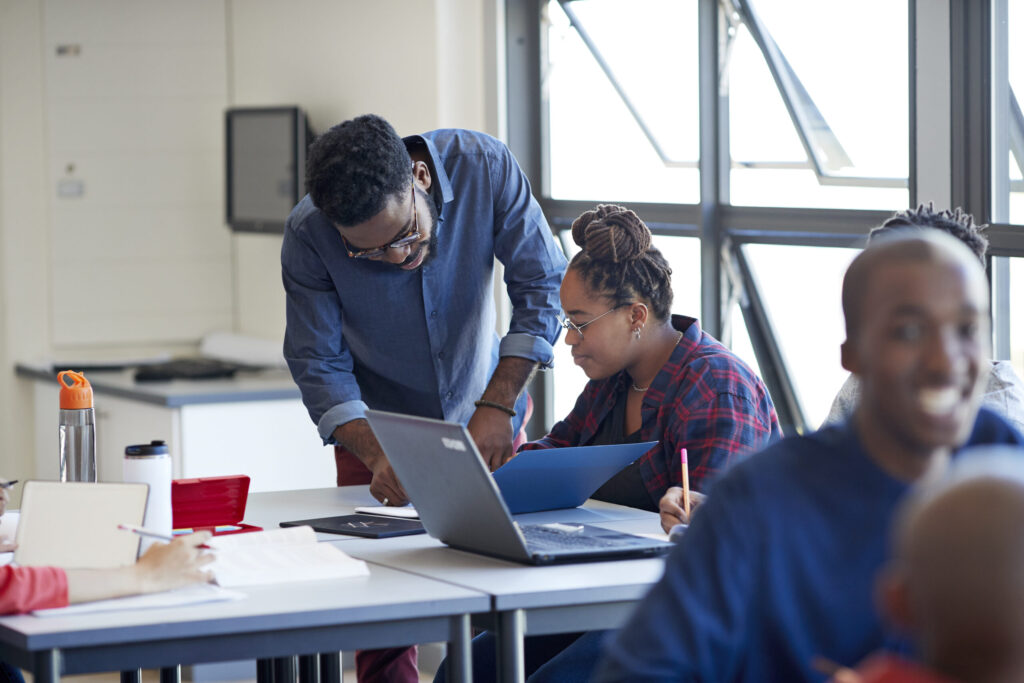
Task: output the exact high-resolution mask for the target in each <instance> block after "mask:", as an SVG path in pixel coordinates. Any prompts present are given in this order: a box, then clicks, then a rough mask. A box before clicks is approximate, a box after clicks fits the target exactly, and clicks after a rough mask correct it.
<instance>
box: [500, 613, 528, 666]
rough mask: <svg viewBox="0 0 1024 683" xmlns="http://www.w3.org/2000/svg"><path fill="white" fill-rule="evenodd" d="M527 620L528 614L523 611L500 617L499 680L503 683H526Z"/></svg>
mask: <svg viewBox="0 0 1024 683" xmlns="http://www.w3.org/2000/svg"><path fill="white" fill-rule="evenodd" d="M525 620H526V613H525V612H523V610H521V609H515V610H510V611H507V612H502V613H500V614H499V615H498V680H499V681H502V683H524V681H525V680H526V664H525V650H524V645H523V638H524V637H525V635H524V630H525V629H524V626H523V624H524V622H525Z"/></svg>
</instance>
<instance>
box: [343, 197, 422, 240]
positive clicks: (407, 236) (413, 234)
mask: <svg viewBox="0 0 1024 683" xmlns="http://www.w3.org/2000/svg"><path fill="white" fill-rule="evenodd" d="M409 189H410V190H412V228H410V229H409V230H408V231H407V232H404V233H402V234H401V235H399V236H398V237H397V238H396V239H395V240H394V241H393V242H390V243H388V244H385V245H384V246H382V247H375V248H373V249H357V250H355V251H352V245H351V244H349V243H348V240H347V239H345V236H344V235H342V236H341V241H342V243H343V244H344V245H345V251H346V252H347V253H348V257H349V258H370V259H374V258H380V257H381V256H383V255H384V254H386V253H387V251H388V249H401V248H402V247H407V246H409V245H410V244H412V243H413V242H416V241H417V240H419V239H420V216H419V213H417V212H416V183H415V181H414V182H413V183H412V185H411V187H410V188H409Z"/></svg>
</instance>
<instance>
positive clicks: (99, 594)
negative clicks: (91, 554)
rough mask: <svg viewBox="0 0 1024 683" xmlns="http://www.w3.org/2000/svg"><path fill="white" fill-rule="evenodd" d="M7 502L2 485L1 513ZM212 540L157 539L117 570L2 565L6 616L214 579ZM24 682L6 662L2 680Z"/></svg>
mask: <svg viewBox="0 0 1024 683" xmlns="http://www.w3.org/2000/svg"><path fill="white" fill-rule="evenodd" d="M7 500H8V498H7V489H6V488H2V487H0V516H2V515H3V513H4V512H5V511H6V509H7ZM209 538H210V534H209V532H206V531H203V532H200V533H197V534H191V535H189V536H182V537H180V538H176V539H174V540H173V541H172V542H170V543H155V544H153V545H152V546H150V547H149V550H147V551H146V552H145V554H143V556H142V557H140V558H139V560H138V561H137V562H136V563H135V564H133V565H128V566H125V567H116V568H113V569H61V568H59V567H12V566H10V565H4V566H0V614H20V613H23V612H29V611H32V610H35V609H46V608H49V607H64V606H66V605H69V604H73V603H78V602H91V601H93V600H105V599H108V598H119V597H122V596H126V595H136V594H139V593H156V592H158V591H165V590H171V589H173V588H180V587H182V586H187V585H189V584H192V583H205V582H208V581H210V580H211V578H212V575H211V574H210V573H209V572H208V571H206V570H204V569H203V566H204V565H206V564H208V563H210V562H212V561H213V557H212V556H211V555H209V554H204V553H202V551H201V550H200V549H199V545H201V544H202V543H204V542H205V541H206V540H208V539H209ZM14 548H15V544H14V543H12V542H11V540H10V539H8V538H0V552H10V551H12V550H14ZM21 680H22V678H21V675H20V673H19V672H18V671H17V669H13V668H12V667H10V666H8V665H7V664H5V663H3V662H0V681H21Z"/></svg>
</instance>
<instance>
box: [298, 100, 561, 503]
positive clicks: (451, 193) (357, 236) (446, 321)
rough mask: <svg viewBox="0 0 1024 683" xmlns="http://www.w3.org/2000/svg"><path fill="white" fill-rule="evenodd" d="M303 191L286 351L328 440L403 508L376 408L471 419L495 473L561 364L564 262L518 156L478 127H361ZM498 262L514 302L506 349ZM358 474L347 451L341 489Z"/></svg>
mask: <svg viewBox="0 0 1024 683" xmlns="http://www.w3.org/2000/svg"><path fill="white" fill-rule="evenodd" d="M307 188H308V190H309V194H308V195H307V196H306V197H304V198H303V199H302V201H300V202H299V204H298V205H297V206H296V207H295V208H294V209H293V210H292V213H291V215H290V216H289V217H288V221H287V223H286V225H285V235H284V243H283V246H282V249H281V265H282V274H283V279H284V287H285V291H286V294H287V323H288V324H287V331H286V333H285V343H284V354H285V357H286V359H287V360H288V365H289V367H290V369H291V372H292V376H293V377H294V378H295V381H296V383H297V384H298V385H299V388H300V389H301V391H302V398H303V401H304V402H305V404H306V407H307V408H308V410H309V413H310V416H311V417H312V419H313V421H314V422H315V423H316V424H317V427H318V429H319V432H320V436H321V437H322V438H323V440H324V443H336V444H339V445H340V446H341V447H343V448H344V450H345V451H348V452H350V453H351V454H354V456H355V457H356V458H358V460H359V461H360V462H361V463H362V464H363V465H365V466H366V467H367V468H368V469H369V472H370V473H371V474H372V481H371V482H370V491H371V493H373V495H374V496H375V497H376V498H377V499H378V500H381V501H384V500H387V501H388V502H389V503H391V504H401V503H403V502H404V501H405V499H406V496H405V492H404V491H403V490H402V487H401V485H400V483H399V482H398V481H397V479H396V478H395V476H394V473H393V472H392V470H391V467H390V465H388V463H387V459H386V458H385V456H384V453H383V452H382V451H381V448H380V445H379V444H378V443H377V440H376V438H374V436H373V433H372V432H371V431H370V428H369V426H368V424H367V422H366V420H365V419H364V414H365V410H366V408H367V406H369V407H371V408H377V409H382V410H391V411H395V412H400V413H407V414H413V415H420V416H424V417H432V418H440V419H446V420H451V421H456V422H462V423H466V424H468V427H469V431H470V433H471V434H472V435H473V438H474V440H475V441H476V444H477V446H478V447H479V448H480V451H481V454H482V455H483V456H484V458H485V460H486V461H487V462H488V464H489V465H490V466H491V467H492V469H493V468H496V467H498V466H499V465H500V464H501V463H502V462H504V460H506V459H507V458H509V457H511V456H512V441H513V434H515V433H516V432H517V431H518V429H519V427H520V424H521V422H522V417H523V410H524V409H525V406H526V398H525V394H523V393H522V390H523V387H524V386H525V384H526V382H527V380H528V379H529V377H530V375H531V373H532V372H533V371H534V369H535V368H536V367H537V366H538V365H542V366H547V365H550V363H551V360H552V356H553V352H552V344H553V343H554V342H555V341H556V339H557V338H558V332H559V330H560V327H559V321H558V311H559V308H558V287H559V284H560V283H561V279H562V273H563V272H564V270H565V263H566V261H565V256H564V255H563V253H562V251H561V249H560V248H559V247H558V246H557V245H556V243H555V241H554V239H553V238H552V234H551V230H550V228H549V227H548V224H547V221H546V220H545V218H544V215H543V214H542V213H541V210H540V206H539V205H538V204H537V201H536V200H535V199H534V198H533V196H532V195H531V193H530V185H529V182H528V181H527V179H526V176H525V175H524V174H523V172H522V170H521V169H520V168H519V165H518V164H517V163H516V160H515V159H514V158H513V156H512V153H511V152H510V151H509V150H508V148H507V147H506V146H505V145H504V144H502V143H501V142H499V141H498V140H496V139H494V138H492V137H490V136H487V135H484V134H482V133H477V132H473V131H468V130H457V129H452V130H437V131H431V132H428V133H423V134H422V135H414V136H410V137H407V138H405V139H402V138H400V137H398V135H397V134H396V133H395V131H394V129H393V128H392V127H391V125H390V124H389V123H388V122H387V121H385V120H384V119H382V118H380V117H378V116H374V115H366V116H360V117H358V118H355V119H352V120H350V121H346V122H344V123H341V124H339V125H337V126H335V127H334V128H332V129H331V130H329V131H328V132H327V133H325V134H324V135H322V136H321V137H319V138H318V139H317V140H316V141H315V142H314V143H313V145H312V146H311V148H310V151H309V161H308V163H307ZM495 257H497V259H498V261H500V262H501V263H502V264H503V265H504V279H505V283H506V286H507V290H508V294H509V298H510V299H511V301H512V319H511V322H510V325H509V329H508V333H507V334H506V335H505V336H504V337H503V338H501V339H500V340H499V338H498V335H497V334H496V332H495V316H496V312H495V305H494V297H493V289H492V280H493V275H494V259H495ZM513 413H515V414H514V415H513ZM346 471H352V468H351V467H350V463H346V462H345V457H344V455H341V456H339V482H338V483H339V484H342V483H345V484H351V483H366V479H362V480H361V481H360V480H359V478H358V476H356V477H354V478H353V477H346V476H345V472H346ZM363 475H364V476H366V472H365V470H364V471H363Z"/></svg>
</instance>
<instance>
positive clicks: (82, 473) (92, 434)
mask: <svg viewBox="0 0 1024 683" xmlns="http://www.w3.org/2000/svg"><path fill="white" fill-rule="evenodd" d="M57 381H58V382H59V383H60V418H59V419H58V423H57V424H58V428H57V439H58V444H59V450H60V480H61V481H91V482H94V481H96V413H95V411H94V410H93V407H92V385H90V384H89V380H87V379H86V378H85V375H83V374H82V373H80V372H74V371H73V370H63V371H61V372H59V373H57Z"/></svg>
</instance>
